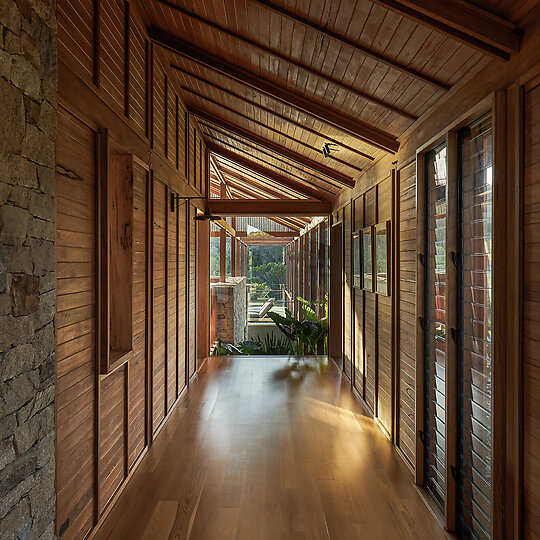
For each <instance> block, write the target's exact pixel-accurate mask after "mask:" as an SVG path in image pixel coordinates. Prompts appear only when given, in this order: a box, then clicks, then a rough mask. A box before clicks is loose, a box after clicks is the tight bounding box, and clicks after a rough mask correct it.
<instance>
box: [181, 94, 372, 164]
mask: <svg viewBox="0 0 540 540" xmlns="http://www.w3.org/2000/svg"><path fill="white" fill-rule="evenodd" d="M182 88H183V89H184V90H185V91H187V92H190V93H191V94H193V95H194V96H197V97H198V98H199V99H202V100H204V101H207V102H208V103H212V105H216V106H217V107H220V108H221V109H224V110H225V111H228V112H230V113H232V114H234V115H235V116H239V117H240V118H243V119H244V120H247V121H248V122H251V123H253V124H255V125H256V126H259V127H260V128H262V129H267V130H269V131H271V132H272V133H275V134H276V135H278V136H280V137H284V138H286V139H289V140H290V141H292V142H293V143H295V144H298V145H300V146H303V147H305V148H307V149H308V150H311V151H312V152H316V153H320V152H321V149H320V148H316V147H315V146H311V145H310V144H307V143H305V142H304V141H302V140H300V139H297V138H295V137H293V136H291V135H289V134H288V133H284V132H283V131H280V130H279V129H275V128H273V127H272V126H270V125H268V124H264V123H263V122H259V121H258V120H255V119H254V118H251V117H250V116H248V115H247V114H244V113H241V112H240V111H237V110H235V109H233V108H231V107H229V106H227V105H224V104H223V103H220V102H219V101H215V100H213V99H212V98H209V97H207V96H203V95H202V94H199V93H198V92H195V90H189V89H185V88H184V87H182ZM319 136H320V135H319ZM328 158H329V159H331V160H332V161H336V162H337V163H340V164H341V165H345V167H349V168H351V169H353V170H355V171H356V172H362V169H361V168H360V167H356V165H351V164H350V163H348V162H347V161H343V160H342V159H339V158H337V157H336V156H335V155H330V156H328Z"/></svg>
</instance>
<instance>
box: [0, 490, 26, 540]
mask: <svg viewBox="0 0 540 540" xmlns="http://www.w3.org/2000/svg"><path fill="white" fill-rule="evenodd" d="M29 522H30V504H29V502H28V499H23V500H22V501H20V502H19V504H17V506H15V508H13V510H12V511H11V512H10V513H9V514H8V515H7V516H6V517H5V518H4V519H3V520H2V521H1V522H0V538H22V537H24V536H25V535H24V529H25V528H26V527H27V526H28V523H29ZM21 533H23V534H22V535H21Z"/></svg>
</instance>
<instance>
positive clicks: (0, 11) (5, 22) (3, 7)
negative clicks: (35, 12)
mask: <svg viewBox="0 0 540 540" xmlns="http://www.w3.org/2000/svg"><path fill="white" fill-rule="evenodd" d="M0 24H1V25H2V26H6V27H7V28H9V29H10V30H11V31H12V32H14V33H15V34H17V35H18V34H20V32H21V14H20V12H19V8H18V7H17V4H16V2H15V1H14V0H2V2H0Z"/></svg>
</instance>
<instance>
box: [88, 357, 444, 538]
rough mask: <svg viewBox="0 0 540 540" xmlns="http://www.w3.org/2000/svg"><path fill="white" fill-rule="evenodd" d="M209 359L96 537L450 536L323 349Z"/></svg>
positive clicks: (392, 448) (393, 449)
mask: <svg viewBox="0 0 540 540" xmlns="http://www.w3.org/2000/svg"><path fill="white" fill-rule="evenodd" d="M293 366H294V365H293V364H292V363H288V361H287V359H286V358H285V357H276V356H274V357H248V356H243V357H213V358H211V359H210V361H209V362H208V363H207V364H205V367H204V368H203V370H202V371H201V373H200V374H199V377H198V378H197V379H196V381H195V382H194V384H193V385H192V386H190V388H189V389H188V391H187V392H186V393H185V394H184V396H183V399H182V400H181V401H180V402H179V404H178V406H177V408H176V409H175V410H174V411H173V413H172V414H171V417H170V420H169V421H168V422H167V423H166V424H165V426H164V428H163V431H162V432H161V434H160V436H159V437H158V438H157V439H156V442H155V443H154V445H153V446H152V447H151V448H150V450H149V451H148V453H147V455H146V456H145V457H144V459H143V461H142V463H141V465H140V466H139V467H138V468H137V470H136V471H135V473H134V476H133V478H132V480H131V481H130V482H129V483H128V484H127V486H126V488H125V490H124V491H123V492H122V494H121V495H120V497H119V499H118V502H117V503H116V504H115V505H114V506H113V508H112V510H111V512H110V514H109V515H108V516H107V518H106V519H105V521H104V523H103V525H102V527H101V528H100V529H99V530H98V532H97V534H96V537H95V538H96V539H106V538H107V539H111V540H117V539H128V538H129V539H130V540H136V539H139V538H144V539H152V540H161V539H167V538H171V539H176V540H187V539H188V538H189V539H190V540H229V539H238V540H266V539H268V540H278V539H279V540H286V539H291V540H292V539H294V540H319V539H320V540H348V539H358V538H364V539H370V540H375V539H379V538H380V539H388V538H392V539H400V538H409V539H415V540H420V539H429V540H435V539H437V538H447V534H446V533H445V532H444V531H443V530H442V529H441V527H440V526H439V524H438V523H437V521H436V519H435V518H434V517H433V515H432V514H431V513H430V510H429V509H428V507H427V506H426V504H425V503H424V502H423V501H422V498H421V495H420V492H419V491H418V489H417V488H416V487H415V486H414V485H413V483H412V482H411V479H412V473H411V472H410V471H409V470H408V469H407V468H406V466H405V464H404V462H403V460H402V459H401V458H400V457H399V456H398V454H397V452H396V450H395V447H393V446H392V445H391V444H390V442H389V441H388V439H387V438H386V437H385V435H384V434H383V433H382V431H381V430H380V429H379V427H378V426H376V425H375V423H374V421H373V420H372V419H371V418H370V417H369V416H367V415H366V414H365V413H364V411H363V409H362V406H361V404H360V402H359V401H358V400H357V399H356V398H355V397H354V395H353V394H352V392H351V390H350V385H349V384H348V382H347V380H346V379H345V377H343V376H342V374H341V372H340V370H338V369H337V367H336V366H335V365H334V364H333V363H331V364H330V365H329V366H328V365H326V359H323V357H318V358H312V359H310V360H308V362H307V367H305V368H301V369H298V367H293Z"/></svg>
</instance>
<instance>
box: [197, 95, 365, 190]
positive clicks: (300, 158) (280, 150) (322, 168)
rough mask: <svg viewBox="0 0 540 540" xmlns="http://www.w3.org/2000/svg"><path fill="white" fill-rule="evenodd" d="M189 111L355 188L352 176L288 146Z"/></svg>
mask: <svg viewBox="0 0 540 540" xmlns="http://www.w3.org/2000/svg"><path fill="white" fill-rule="evenodd" d="M187 110H188V112H189V113H190V114H192V115H193V116H195V117H196V118H198V119H201V120H204V121H206V122H209V123H210V124H212V125H215V126H219V127H221V128H222V129H225V130H227V131H230V132H231V133H234V134H236V135H238V136H239V137H242V138H244V139H247V140H248V141H251V142H253V143H255V144H258V145H259V146H262V147H264V148H266V149H267V150H271V151H272V152H275V153H276V154H279V155H281V156H284V157H286V158H288V159H290V160H291V161H294V162H296V163H299V164H300V165H303V166H304V167H307V168H308V169H311V170H312V171H316V172H318V173H320V174H323V175H325V176H327V177H328V178H332V179H333V180H334V181H335V182H338V183H340V184H341V185H343V186H347V187H354V185H355V181H354V180H353V179H352V178H351V177H350V176H348V175H346V174H343V173H341V172H339V171H336V170H334V169H331V168H330V167H327V166H326V165H323V164H322V163H319V162H318V161H314V160H313V159H310V158H308V157H306V156H303V155H302V154H299V153H297V152H294V151H293V150H290V149H289V148H287V147H286V146H282V145H280V144H278V143H275V142H274V141H271V140H269V139H265V138H264V137H261V136H260V135H257V134H256V133H253V132H252V131H249V130H247V129H245V128H243V127H241V126H238V125H237V124H234V123H232V122H229V121H228V120H225V119H224V118H221V117H220V116H217V115H215V114H213V113H211V112H210V111H207V110H204V109H201V108H199V107H194V106H193V105H188V107H187Z"/></svg>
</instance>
